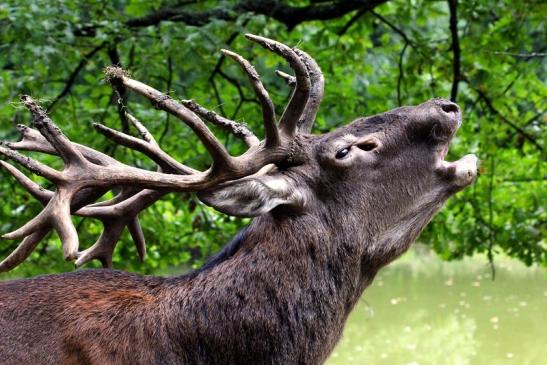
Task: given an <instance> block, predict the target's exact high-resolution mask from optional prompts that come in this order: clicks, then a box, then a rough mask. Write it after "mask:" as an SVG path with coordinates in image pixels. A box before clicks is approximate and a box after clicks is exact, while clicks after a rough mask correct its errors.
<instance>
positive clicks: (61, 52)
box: [0, 0, 547, 276]
mask: <svg viewBox="0 0 547 365" xmlns="http://www.w3.org/2000/svg"><path fill="white" fill-rule="evenodd" d="M233 3H234V2H233V1H224V2H221V3H220V4H221V6H227V7H228V6H229V5H230V4H233ZM215 4H217V5H218V4H219V3H217V2H214V3H213V2H200V3H199V4H194V5H189V6H188V10H189V11H201V10H207V9H211V8H212V7H214V6H217V5H215ZM291 4H292V5H306V4H308V3H307V2H305V1H298V2H291ZM167 5H172V4H170V2H166V3H163V2H161V1H147V2H143V1H128V0H120V1H115V2H83V1H75V0H72V1H68V0H65V1H44V0H40V1H23V2H22V1H15V0H9V1H7V2H4V3H2V4H0V84H1V85H2V88H0V120H1V122H0V139H2V140H4V139H8V140H9V139H11V140H13V139H16V138H17V134H16V132H15V129H14V128H13V127H14V125H15V124H16V123H28V120H29V115H28V113H26V111H25V110H24V109H23V108H22V107H21V106H20V105H19V103H18V96H19V95H20V94H22V93H30V94H32V95H33V96H35V97H36V98H38V99H39V100H40V101H41V102H42V104H43V105H45V106H48V105H51V104H52V102H53V101H55V104H54V106H53V107H52V109H51V111H50V114H51V117H52V118H53V119H54V120H55V121H56V122H57V123H58V125H59V126H60V127H61V128H62V129H63V130H64V131H65V132H66V133H67V135H68V136H69V137H70V138H71V139H73V140H75V141H78V142H80V143H83V144H86V145H90V146H92V147H94V148H96V149H99V150H102V151H107V152H109V153H111V154H113V155H114V156H115V157H116V158H117V159H120V160H122V161H125V162H127V163H131V164H134V165H136V166H139V167H148V168H152V167H153V165H152V163H151V162H150V161H149V160H148V159H147V158H145V157H144V156H142V155H140V154H138V153H136V152H133V151H130V150H127V149H125V148H121V147H116V148H115V147H114V146H113V145H112V144H111V143H109V142H108V141H106V140H105V139H104V138H100V137H98V136H97V134H96V133H95V132H94V131H93V130H92V129H91V128H90V123H91V122H92V121H98V122H102V123H104V124H106V125H108V126H110V127H114V128H118V129H120V128H122V127H123V126H122V125H121V124H120V117H119V114H118V111H117V103H116V100H117V98H116V95H115V94H114V93H113V92H112V89H111V88H110V87H109V86H108V85H106V84H105V82H104V81H103V80H102V69H103V68H104V67H105V66H107V65H109V64H112V63H116V62H119V63H120V64H121V66H123V67H124V68H125V69H127V70H129V71H130V72H131V74H132V76H133V77H134V78H136V79H138V80H141V81H143V82H145V83H148V84H150V85H152V86H154V87H156V88H158V89H160V90H168V91H169V93H170V94H171V95H172V96H174V97H176V98H180V99H190V98H191V99H194V100H196V101H198V102H199V103H200V104H202V105H205V106H207V107H209V108H211V109H213V110H216V111H217V112H219V113H221V114H223V115H226V116H228V117H230V118H234V119H236V120H238V121H243V122H245V123H247V124H248V125H249V126H250V127H251V128H252V129H253V130H255V131H257V132H258V133H259V134H261V133H262V131H261V116H260V111H259V108H258V105H257V103H256V98H255V96H254V94H253V93H252V90H251V88H250V87H249V85H248V83H247V80H246V78H245V76H244V75H243V74H242V73H241V72H240V69H239V68H238V66H237V65H236V64H234V63H233V62H230V61H229V60H226V61H225V62H222V65H221V68H220V70H221V72H214V70H216V68H215V67H216V65H217V63H218V62H219V59H220V53H219V52H218V51H219V49H220V48H232V49H235V50H237V51H238V52H239V53H241V54H243V55H245V56H247V57H248V58H249V59H250V60H251V61H252V62H253V63H254V64H255V66H256V68H257V70H258V71H259V73H261V75H263V81H264V84H265V85H266V86H267V88H268V90H269V91H270V95H271V96H272V98H273V100H274V102H275V104H276V105H277V108H278V112H279V113H281V112H282V108H283V105H284V104H285V103H286V101H287V99H288V97H289V95H290V94H289V92H290V90H289V89H288V88H287V86H285V85H284V83H283V82H282V81H281V80H279V79H278V78H276V77H275V75H274V74H273V70H274V69H281V70H284V71H288V68H287V66H286V65H284V64H283V63H282V62H281V60H280V59H279V58H278V57H276V56H275V55H272V54H269V53H267V52H265V51H264V50H262V49H260V48H259V47H256V46H254V45H253V44H252V43H250V42H248V41H246V40H245V39H244V37H243V36H242V34H243V33H246V32H250V33H256V34H261V35H264V36H268V37H272V38H275V39H278V40H281V41H283V42H284V43H286V44H290V45H298V46H299V47H301V48H302V49H304V50H306V51H307V52H308V53H309V54H310V55H312V56H313V57H314V58H315V59H316V60H317V61H318V63H319V65H320V66H321V67H322V69H323V71H324V74H325V79H326V96H325V99H324V102H323V104H322V108H321V111H320V114H319V117H318V121H317V125H316V131H317V132H322V131H328V130H330V129H332V128H334V127H336V126H340V125H343V124H346V123H348V122H349V121H351V120H352V119H354V118H355V117H358V116H362V115H370V114H374V113H378V112H383V111H386V110H388V109H391V108H394V107H396V106H398V105H399V104H417V103H421V102H423V101H425V100H427V99H429V98H432V97H445V98H446V97H449V96H450V90H451V87H452V80H453V69H452V65H453V56H454V55H453V52H452V50H451V44H452V35H451V33H450V28H449V21H448V20H449V10H448V5H447V3H446V2H429V1H405V2H403V1H390V2H387V3H385V4H383V5H381V6H378V7H376V8H375V10H374V11H375V13H376V14H372V13H370V12H365V13H363V14H362V15H361V16H360V17H359V18H358V19H357V20H356V21H353V20H355V19H354V16H355V15H356V14H355V12H353V13H349V14H346V15H345V16H343V17H340V18H338V19H334V20H329V21H310V22H306V23H303V24H301V25H299V26H297V27H296V28H294V29H292V30H290V31H289V30H287V28H286V27H285V26H284V25H283V24H281V23H278V22H276V21H275V20H272V19H269V18H267V17H265V16H262V15H251V14H243V15H240V16H239V17H237V19H236V20H234V21H229V22H228V21H222V20H215V19H210V20H209V21H208V22H207V23H206V24H205V25H203V26H200V27H195V26H188V25H185V24H184V23H182V22H174V21H163V22H161V23H159V25H156V26H149V27H128V26H127V25H126V21H127V20H129V19H133V18H135V17H140V16H144V15H147V14H149V13H150V12H153V11H156V10H158V9H161V8H162V7H164V6H167ZM545 14H546V12H545V5H544V4H543V2H540V1H524V0H515V1H503V2H499V3H497V5H496V7H492V6H491V4H490V2H488V1H485V0H463V1H460V2H459V4H458V34H459V38H460V47H461V63H462V66H461V79H460V81H459V93H458V97H457V101H458V103H459V104H460V106H461V107H462V108H463V112H464V125H463V127H462V129H461V130H460V132H459V134H458V137H457V138H456V140H455V141H454V145H453V146H452V148H451V152H450V155H449V156H448V158H449V159H450V158H453V159H457V158H459V157H461V155H463V154H465V153H469V152H473V153H476V154H478V156H479V158H480V159H481V160H482V166H483V167H482V174H481V176H480V178H479V179H478V181H477V183H476V184H475V185H474V186H473V187H472V188H469V189H467V190H465V191H464V192H462V193H460V194H458V195H457V196H456V197H455V198H453V199H451V200H450V202H449V203H448V205H447V207H446V208H445V209H444V210H443V211H442V212H441V214H439V215H438V216H437V217H436V218H435V219H434V222H433V223H432V224H431V225H429V227H428V228H427V230H426V231H425V232H424V234H423V235H422V237H421V240H422V241H423V242H425V243H427V244H430V245H431V246H432V247H433V248H434V249H435V251H437V252H438V253H439V254H440V255H441V257H443V258H446V259H456V258H460V257H463V256H465V255H472V254H473V253H475V252H486V253H487V254H488V255H489V256H490V257H493V255H494V254H497V253H504V254H506V255H509V256H512V257H515V258H518V259H520V260H522V261H523V262H525V263H526V264H528V265H530V264H533V263H538V264H540V265H542V266H545V265H547V254H546V252H547V244H546V242H545V239H544V235H545V224H544V222H545V221H546V219H547V213H546V212H545V204H544V201H545V196H547V191H546V188H545V154H544V152H543V147H542V146H544V145H545V140H544V138H545V113H544V109H543V108H544V104H545V100H546V98H547V92H546V89H545V86H544V82H545V71H546V66H547V65H546V63H545V57H544V56H545V54H544V53H542V52H544V51H545V36H544V35H545V29H544V22H543V19H544V18H545ZM227 42H230V44H227ZM542 47H543V48H542ZM534 52H535V53H536V55H531V54H532V53H534ZM537 53H539V55H538V54H537ZM117 58H119V59H117ZM64 90H65V92H63V91H64ZM59 95H61V97H60V98H59V100H58V102H57V98H58V96H59ZM125 104H126V106H127V107H128V108H129V110H130V111H131V112H132V113H133V114H134V115H136V116H137V117H138V118H139V119H140V120H141V121H143V122H144V123H145V124H146V125H147V126H148V127H149V129H150V130H151V131H152V132H153V133H154V135H155V136H156V137H157V138H158V139H159V140H160V141H161V144H162V147H163V148H164V149H165V150H167V151H169V153H171V154H172V155H173V156H174V157H175V158H176V159H177V160H179V161H183V162H185V163H187V164H189V165H191V166H193V167H196V168H205V167H206V166H207V163H208V162H209V161H208V157H207V154H206V153H205V152H204V148H203V147H202V146H201V145H200V144H199V143H198V142H197V140H196V139H195V137H194V136H193V134H192V133H191V132H190V131H189V130H188V128H185V127H184V126H183V125H181V123H179V122H178V121H177V120H175V119H173V118H172V117H171V118H170V117H169V116H167V115H165V114H164V113H161V112H158V111H157V110H154V109H153V108H152V107H151V106H150V105H149V104H148V103H147V102H145V101H144V100H143V99H142V98H141V97H138V96H136V95H133V94H131V95H129V96H128V99H127V101H125ZM216 132H218V134H219V135H221V136H222V132H220V131H216ZM222 138H223V141H225V142H226V144H227V145H228V147H229V149H230V150H231V152H232V153H234V154H236V153H238V152H241V151H242V148H243V146H242V145H241V144H240V143H239V142H237V141H235V140H234V139H233V138H231V137H229V136H225V135H224V136H223V137H222ZM36 157H38V156H36ZM39 158H44V157H42V156H40V157H39ZM46 159H47V160H48V161H49V162H51V161H54V163H58V161H56V160H55V159H54V158H50V157H46ZM0 176H1V180H0V199H2V202H3V203H2V206H1V208H0V231H2V232H7V231H10V230H13V229H15V228H17V227H19V226H20V225H22V224H23V223H24V222H25V221H27V220H28V219H29V218H30V217H32V216H34V215H35V214H36V213H37V212H38V211H39V210H40V208H41V207H40V205H39V203H37V202H36V201H34V200H32V198H30V197H29V196H28V194H26V193H25V192H23V191H22V190H21V189H20V188H19V187H18V186H17V184H16V183H15V182H14V181H13V180H12V179H11V178H10V177H8V175H7V174H6V173H4V172H1V173H0ZM37 181H38V180H37ZM41 182H43V183H44V185H45V186H48V183H47V182H45V181H41ZM542 198H543V199H542ZM542 203H543V204H542ZM141 218H142V224H143V227H144V229H145V235H146V237H147V241H148V258H147V260H146V261H145V262H144V263H140V262H138V260H137V258H136V257H137V256H136V253H135V249H134V247H133V245H132V243H131V240H130V239H129V238H128V237H124V240H123V242H121V243H120V244H119V245H118V247H117V250H116V254H115V257H114V265H115V266H116V267H117V268H121V269H127V270H134V271H139V272H144V273H152V272H156V273H157V272H166V271H167V270H168V268H169V267H172V266H177V265H186V266H191V265H199V264H200V263H201V262H202V261H203V260H204V258H206V257H207V256H209V255H210V254H211V253H212V252H214V251H216V250H218V249H219V248H220V246H221V245H222V244H223V243H224V242H226V241H228V240H229V238H230V237H231V236H233V235H234V234H235V232H236V231H237V230H238V229H239V228H241V227H242V226H243V225H245V224H246V223H247V222H245V221H241V220H239V219H233V218H230V217H226V216H223V215H220V214H218V213H216V212H214V211H212V210H211V209H209V208H207V207H205V206H204V205H203V204H201V203H199V201H198V200H197V199H196V198H195V197H190V198H188V197H187V196H184V197H181V196H180V195H176V194H172V195H169V196H168V197H166V198H165V199H164V200H162V201H161V202H158V203H157V204H156V205H154V206H153V207H152V208H150V209H148V210H147V211H146V212H144V213H143V214H142V217H141ZM78 227H79V232H80V237H81V245H82V246H83V247H88V246H89V245H91V244H92V243H93V242H94V241H95V240H96V238H97V236H98V234H99V233H100V231H101V229H102V227H101V226H100V224H99V223H97V222H95V221H84V222H79V224H78ZM16 244H17V243H16V242H9V241H3V242H2V245H1V247H0V257H5V256H6V255H7V254H8V253H9V252H10V251H11V250H12V249H13V248H14V247H15V245H16ZM70 268H71V264H69V263H64V262H62V259H61V254H60V245H59V241H58V239H57V237H56V236H55V235H51V236H49V237H48V238H47V240H46V242H44V243H42V244H41V245H40V246H39V247H38V249H37V251H36V252H35V253H33V254H32V256H31V258H30V259H29V260H28V261H27V262H26V263H25V264H23V265H22V266H21V267H19V268H18V269H16V270H14V272H13V273H12V274H9V275H15V276H26V275H35V274H37V273H52V272H60V271H66V270H70Z"/></svg>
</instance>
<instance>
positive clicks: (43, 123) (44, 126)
mask: <svg viewBox="0 0 547 365" xmlns="http://www.w3.org/2000/svg"><path fill="white" fill-rule="evenodd" d="M21 102H22V103H23V105H24V106H26V107H27V109H28V110H29V111H30V112H31V114H32V123H33V125H34V126H36V128H37V129H38V130H39V131H40V133H41V134H42V135H43V136H44V137H45V138H46V139H47V140H48V142H49V143H50V144H51V145H52V146H53V148H55V150H56V151H57V152H58V154H59V156H60V157H61V158H62V159H63V161H64V162H65V164H67V165H70V164H73V163H76V164H79V165H84V164H85V161H86V160H85V158H84V156H83V155H82V153H81V152H80V151H79V150H78V148H76V147H75V146H73V145H72V142H70V140H69V139H68V138H67V137H66V136H65V135H64V134H63V132H61V130H60V129H59V128H58V127H57V126H56V125H55V124H54V123H53V121H52V120H51V119H50V118H49V117H48V116H47V114H46V112H45V110H43V109H42V108H41V107H40V106H39V105H38V104H36V102H35V101H34V100H33V99H32V98H31V97H30V96H28V95H23V96H21Z"/></svg>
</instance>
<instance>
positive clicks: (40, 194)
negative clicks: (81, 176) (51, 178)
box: [0, 161, 54, 205]
mask: <svg viewBox="0 0 547 365" xmlns="http://www.w3.org/2000/svg"><path fill="white" fill-rule="evenodd" d="M0 165H1V166H2V167H3V168H4V169H6V170H7V171H8V172H9V173H10V174H11V175H12V176H13V177H14V178H15V179H16V180H17V181H18V182H19V184H21V185H22V186H23V187H24V188H25V189H26V190H27V191H28V192H29V193H30V195H32V196H33V197H34V198H35V199H36V200H38V201H39V202H40V203H42V204H43V205H46V204H47V203H48V202H49V201H50V200H51V198H52V197H53V194H54V193H53V191H49V190H47V189H44V188H42V187H41V186H40V185H38V184H36V183H35V182H34V181H32V180H31V179H29V178H28V177H27V176H26V175H25V174H23V173H22V172H21V171H19V169H17V168H16V167H15V166H13V165H11V164H9V163H7V162H4V161H0Z"/></svg>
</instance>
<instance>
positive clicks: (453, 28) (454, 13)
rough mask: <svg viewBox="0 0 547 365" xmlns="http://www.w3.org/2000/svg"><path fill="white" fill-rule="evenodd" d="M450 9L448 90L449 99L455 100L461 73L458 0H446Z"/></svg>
mask: <svg viewBox="0 0 547 365" xmlns="http://www.w3.org/2000/svg"><path fill="white" fill-rule="evenodd" d="M448 8H449V9H450V33H451V34H452V46H451V48H452V54H453V57H454V59H453V61H452V72H453V74H452V90H451V91H450V100H452V101H453V102H456V99H457V97H458V84H459V82H460V81H461V79H462V74H461V59H460V58H461V50H460V38H459V36H458V0H448Z"/></svg>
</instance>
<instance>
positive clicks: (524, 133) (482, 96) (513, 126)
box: [475, 89, 543, 151]
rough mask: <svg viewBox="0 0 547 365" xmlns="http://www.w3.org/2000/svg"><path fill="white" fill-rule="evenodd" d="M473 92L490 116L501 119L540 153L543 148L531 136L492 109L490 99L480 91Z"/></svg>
mask: <svg viewBox="0 0 547 365" xmlns="http://www.w3.org/2000/svg"><path fill="white" fill-rule="evenodd" d="M475 91H476V92H477V94H478V95H479V98H480V99H481V100H482V101H483V102H484V104H485V105H486V107H487V108H488V109H489V110H490V112H491V113H492V114H495V115H497V116H498V117H500V118H501V120H502V121H503V122H505V123H506V124H507V125H508V126H510V127H511V128H513V129H514V130H515V131H517V132H518V133H519V134H520V135H521V136H523V137H524V138H526V139H527V140H528V141H530V143H532V144H533V145H534V146H536V148H537V149H538V150H540V151H543V146H542V145H540V144H539V143H538V141H536V139H535V138H534V137H532V136H531V135H529V134H528V133H527V132H526V131H525V130H524V129H522V128H521V127H519V126H518V125H516V124H515V123H513V122H512V121H510V120H509V119H507V118H506V117H505V116H504V115H502V114H501V113H500V112H499V111H498V110H497V109H496V108H495V107H494V104H493V103H492V100H490V98H489V97H488V96H487V95H486V94H485V93H484V92H483V91H482V90H480V89H475Z"/></svg>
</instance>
